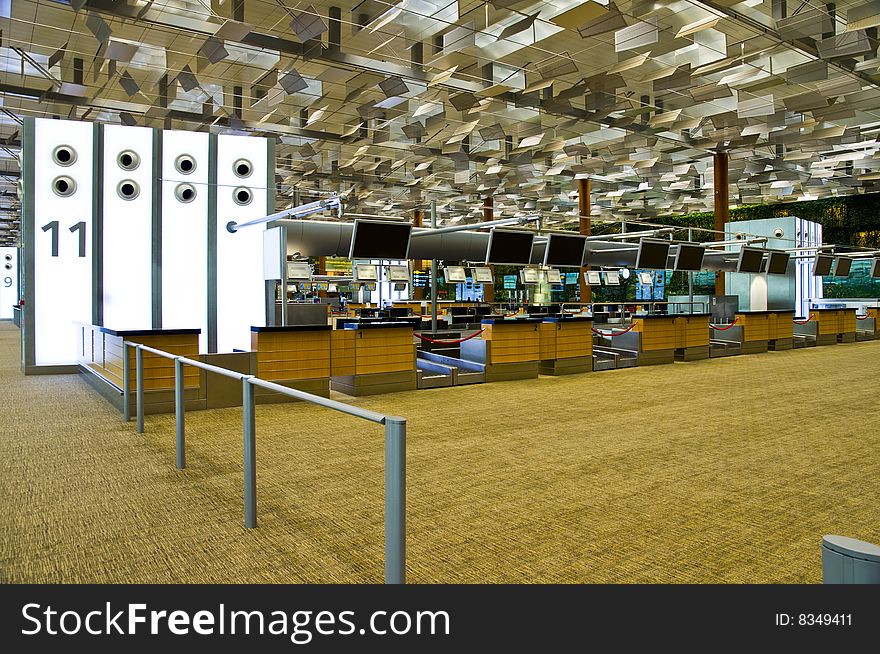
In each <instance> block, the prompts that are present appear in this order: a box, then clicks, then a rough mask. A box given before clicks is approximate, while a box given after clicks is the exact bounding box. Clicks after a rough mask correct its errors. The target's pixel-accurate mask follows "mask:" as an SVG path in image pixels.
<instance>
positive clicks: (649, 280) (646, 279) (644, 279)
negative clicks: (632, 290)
mask: <svg viewBox="0 0 880 654" xmlns="http://www.w3.org/2000/svg"><path fill="white" fill-rule="evenodd" d="M639 282H640V283H642V284H647V285H648V286H653V285H654V275H652V274H651V273H649V272H640V273H639Z"/></svg>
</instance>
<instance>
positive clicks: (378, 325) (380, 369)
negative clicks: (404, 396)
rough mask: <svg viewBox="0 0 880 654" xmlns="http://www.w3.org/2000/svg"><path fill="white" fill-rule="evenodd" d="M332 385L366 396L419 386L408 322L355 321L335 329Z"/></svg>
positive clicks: (332, 344) (331, 349)
mask: <svg viewBox="0 0 880 654" xmlns="http://www.w3.org/2000/svg"><path fill="white" fill-rule="evenodd" d="M330 338H331V344H330V352H331V356H330V368H331V370H330V374H331V377H332V380H331V388H333V389H334V390H337V391H339V392H341V393H345V394H346V395H353V396H362V395H376V394H379V393H395V392H398V391H410V390H415V389H416V346H415V343H414V337H413V325H412V324H410V323H407V322H360V321H357V320H351V321H348V322H344V323H343V324H342V329H334V330H333V331H332V332H331V334H330Z"/></svg>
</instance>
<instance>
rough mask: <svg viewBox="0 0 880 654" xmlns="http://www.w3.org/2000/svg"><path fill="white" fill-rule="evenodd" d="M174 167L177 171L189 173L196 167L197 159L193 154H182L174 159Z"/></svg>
mask: <svg viewBox="0 0 880 654" xmlns="http://www.w3.org/2000/svg"><path fill="white" fill-rule="evenodd" d="M174 167H175V168H176V169H177V172H179V173H183V174H184V175H189V174H190V173H191V172H192V171H194V170H195V169H196V160H195V159H193V158H192V156H191V155H188V154H182V155H180V156H179V157H177V159H175V160H174Z"/></svg>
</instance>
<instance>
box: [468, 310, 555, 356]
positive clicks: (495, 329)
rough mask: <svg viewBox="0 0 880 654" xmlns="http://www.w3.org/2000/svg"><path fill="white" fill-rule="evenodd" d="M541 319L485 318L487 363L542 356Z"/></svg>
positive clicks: (483, 325)
mask: <svg viewBox="0 0 880 654" xmlns="http://www.w3.org/2000/svg"><path fill="white" fill-rule="evenodd" d="M541 324H542V322H541V319H540V318H530V319H520V320H484V321H483V322H482V324H481V327H482V328H483V334H482V339H483V341H485V342H486V364H487V365H492V364H496V363H522V362H527V361H538V360H539V359H540V358H541V337H540V330H541Z"/></svg>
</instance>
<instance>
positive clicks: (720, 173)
mask: <svg viewBox="0 0 880 654" xmlns="http://www.w3.org/2000/svg"><path fill="white" fill-rule="evenodd" d="M714 159H715V204H714V208H715V240H718V241H723V240H724V226H725V225H726V224H727V223H728V222H729V221H730V202H729V198H728V196H727V193H728V188H729V184H728V178H727V164H728V160H729V156H728V154H727V153H726V152H720V151H719V152H716V153H715V155H714ZM724 291H725V289H724V273H723V272H718V273H716V277H715V295H724V294H725V293H724Z"/></svg>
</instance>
